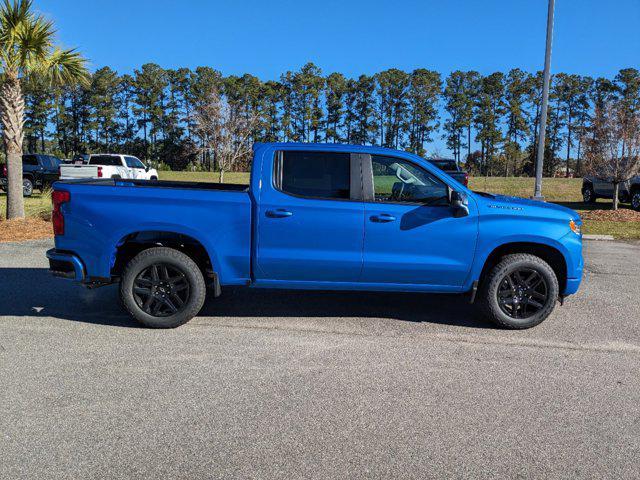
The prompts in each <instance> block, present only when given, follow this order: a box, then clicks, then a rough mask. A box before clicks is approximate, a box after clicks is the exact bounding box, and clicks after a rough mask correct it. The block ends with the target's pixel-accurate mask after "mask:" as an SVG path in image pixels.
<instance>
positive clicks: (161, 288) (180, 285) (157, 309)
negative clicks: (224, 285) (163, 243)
mask: <svg viewBox="0 0 640 480" xmlns="http://www.w3.org/2000/svg"><path fill="white" fill-rule="evenodd" d="M154 270H155V274H154ZM172 279H173V282H171V280H172ZM147 291H148V292H149V294H146V292H147ZM206 292H207V290H206V285H205V283H204V278H203V276H202V272H201V271H200V269H199V268H198V265H196V263H195V262H194V261H193V260H192V259H191V258H190V257H188V256H187V255H185V254H184V253H182V252H179V251H178V250H174V249H173V248H166V247H155V248H149V249H147V250H143V251H142V252H141V253H139V254H138V255H136V256H135V257H134V258H133V259H132V260H131V261H130V262H129V263H128V264H127V266H126V267H125V270H124V274H123V275H122V281H121V282H120V300H121V302H122V305H123V306H124V308H125V310H126V311H127V312H128V313H129V314H130V315H131V316H132V317H133V318H134V319H135V320H137V321H138V322H140V323H142V324H143V325H145V326H147V327H150V328H175V327H179V326H180V325H183V324H185V323H187V322H188V321H189V320H191V319H192V318H193V317H195V316H196V315H197V314H198V312H199V311H200V309H201V308H202V305H204V301H205V297H206ZM180 302H182V304H180ZM170 304H171V305H173V307H174V308H175V310H174V308H171V306H170ZM158 305H159V306H158Z"/></svg>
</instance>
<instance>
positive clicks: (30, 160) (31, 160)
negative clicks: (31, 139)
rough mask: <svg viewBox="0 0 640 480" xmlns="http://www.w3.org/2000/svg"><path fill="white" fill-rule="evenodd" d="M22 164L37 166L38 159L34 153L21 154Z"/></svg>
mask: <svg viewBox="0 0 640 480" xmlns="http://www.w3.org/2000/svg"><path fill="white" fill-rule="evenodd" d="M22 164H23V165H29V166H32V167H37V166H38V159H37V158H36V156H35V155H23V156H22Z"/></svg>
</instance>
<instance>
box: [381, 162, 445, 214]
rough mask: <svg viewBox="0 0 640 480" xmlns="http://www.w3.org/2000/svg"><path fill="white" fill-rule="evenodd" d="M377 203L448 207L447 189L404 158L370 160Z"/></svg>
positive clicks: (442, 183) (440, 182)
mask: <svg viewBox="0 0 640 480" xmlns="http://www.w3.org/2000/svg"><path fill="white" fill-rule="evenodd" d="M371 166H372V169H373V189H374V194H375V201H376V202H387V203H422V204H425V205H448V204H449V203H448V192H447V185H446V184H445V183H444V182H442V181H441V180H440V179H438V178H437V177H435V176H434V175H432V174H431V173H429V172H427V171H426V170H424V169H422V168H421V167H418V166H417V165H414V164H413V163H411V162H408V161H407V160H403V159H401V158H394V157H387V156H381V155H372V156H371Z"/></svg>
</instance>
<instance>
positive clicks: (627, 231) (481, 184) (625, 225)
mask: <svg viewBox="0 0 640 480" xmlns="http://www.w3.org/2000/svg"><path fill="white" fill-rule="evenodd" d="M159 174H160V175H159V176H160V179H162V180H179V181H188V182H214V183H217V182H218V173H216V172H164V171H163V172H159ZM224 177H225V178H224V180H225V183H239V184H245V185H248V184H249V173H246V172H229V173H225V175H224ZM533 185H534V179H532V178H504V177H489V178H484V177H472V178H471V179H470V181H469V186H470V188H471V189H472V190H479V191H486V192H492V193H501V194H505V195H513V196H516V197H525V198H527V197H530V196H531V195H532V194H533ZM581 185H582V180H581V179H579V178H545V179H544V180H543V193H544V196H545V198H546V199H547V200H548V201H550V202H557V203H561V204H563V205H565V206H567V207H569V208H572V209H574V210H576V211H578V212H584V211H587V210H593V209H608V208H611V203H610V202H608V201H599V202H598V203H597V204H595V205H586V204H584V203H582V195H581V193H580V187H581ZM25 210H26V214H27V216H37V215H39V214H44V213H47V212H49V211H50V210H51V196H50V193H49V192H45V193H43V194H40V193H34V195H33V196H32V197H30V198H26V199H25ZM5 212H6V198H5V194H4V193H0V215H1V216H2V217H3V218H4V217H5V216H6V214H5ZM584 232H585V233H589V234H602V235H613V236H614V237H615V238H621V239H632V238H633V239H635V238H640V222H614V221H599V220H585V222H584Z"/></svg>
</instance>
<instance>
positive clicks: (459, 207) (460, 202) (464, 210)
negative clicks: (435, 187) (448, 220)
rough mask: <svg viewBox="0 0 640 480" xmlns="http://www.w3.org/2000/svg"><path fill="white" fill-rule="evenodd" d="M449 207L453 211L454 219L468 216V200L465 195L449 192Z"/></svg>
mask: <svg viewBox="0 0 640 480" xmlns="http://www.w3.org/2000/svg"><path fill="white" fill-rule="evenodd" d="M449 205H451V208H452V209H453V216H454V217H456V218H460V217H466V216H467V215H469V200H468V199H467V194H466V193H463V192H458V191H457V190H451V193H450V194H449Z"/></svg>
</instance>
